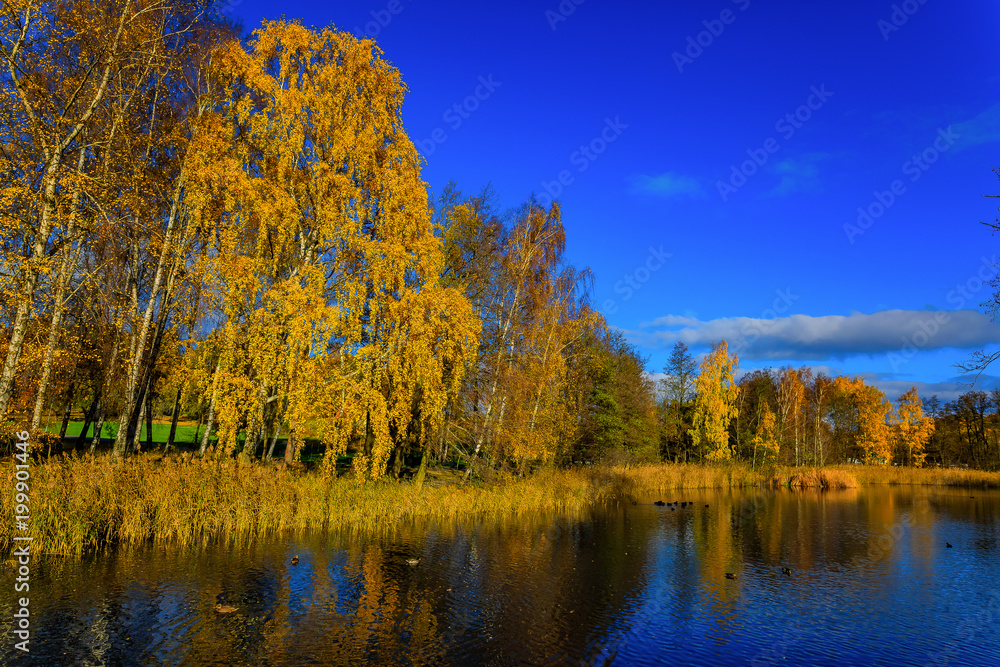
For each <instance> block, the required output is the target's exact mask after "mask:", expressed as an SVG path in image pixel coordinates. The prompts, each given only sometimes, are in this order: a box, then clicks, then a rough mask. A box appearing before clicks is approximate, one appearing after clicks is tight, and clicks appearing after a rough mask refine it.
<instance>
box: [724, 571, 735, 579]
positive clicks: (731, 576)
mask: <svg viewBox="0 0 1000 667" xmlns="http://www.w3.org/2000/svg"><path fill="white" fill-rule="evenodd" d="M735 578H736V573H735V572H726V579H735Z"/></svg>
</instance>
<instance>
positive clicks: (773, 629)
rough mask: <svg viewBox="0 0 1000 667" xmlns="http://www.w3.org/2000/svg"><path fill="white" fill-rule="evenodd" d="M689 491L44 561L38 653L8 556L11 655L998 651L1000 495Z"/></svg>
mask: <svg viewBox="0 0 1000 667" xmlns="http://www.w3.org/2000/svg"><path fill="white" fill-rule="evenodd" d="M673 496H674V497H670V496H665V497H663V498H662V500H664V501H667V502H672V501H675V500H676V501H691V505H690V506H689V507H686V508H680V507H676V508H673V509H672V507H673V506H669V507H657V506H655V505H653V504H652V503H653V501H655V500H660V499H661V498H635V499H634V500H635V501H636V504H635V505H632V503H631V500H633V499H626V500H623V501H621V502H618V503H612V504H609V505H607V506H605V507H601V508H596V509H595V510H594V511H593V512H591V513H588V514H587V515H585V516H578V517H568V516H553V515H539V516H534V517H530V518H521V519H518V520H510V521H507V522H503V523H497V522H487V523H482V524H479V523H476V522H474V521H466V522H461V523H436V522H423V523H408V524H400V525H397V526H392V527H387V529H386V530H384V531H381V532H380V534H371V535H356V534H355V535H346V534H325V533H323V534H319V533H312V534H305V535H297V536H285V537H275V538H270V539H266V540H258V541H256V542H254V543H252V544H249V545H239V546H210V547H207V548H198V549H181V548H177V547H162V546H161V547H150V548H148V549H143V550H138V551H124V550H119V551H117V552H113V553H108V554H103V555H99V556H94V557H91V558H87V559H84V560H82V561H78V560H71V559H43V560H42V561H40V562H36V563H35V564H34V567H33V570H32V580H31V612H32V638H31V643H30V648H31V653H30V655H29V656H27V657H26V656H24V655H22V654H21V653H20V652H19V651H16V650H15V649H14V646H13V643H14V640H12V639H10V636H11V635H10V629H11V621H10V620H9V619H11V618H12V612H13V607H12V600H13V597H14V593H13V570H12V568H11V566H10V565H6V566H5V568H6V569H5V570H4V572H5V573H6V578H7V580H8V582H9V583H10V585H5V586H3V590H2V592H0V613H2V614H3V618H4V619H8V620H7V621H6V624H7V628H6V630H7V637H8V639H7V640H6V642H5V644H4V646H3V648H2V651H0V661H2V662H3V663H4V664H93V665H98V664H108V665H117V664H124V665H133V664H135V665H157V664H166V665H173V664H194V665H231V664H232V665H240V664H245V665H303V664H355V665H363V664H378V665H395V664H400V665H408V664H421V665H423V664H442V665H536V664H537V665H542V664H585V665H601V664H608V665H645V664H648V665H655V664H692V665H741V664H743V665H746V664H752V665H779V664H780V665H838V666H842V665H935V666H936V665H1000V587H998V586H997V584H996V581H995V579H996V572H997V570H998V567H1000V540H998V538H1000V493H998V492H985V491H979V490H975V491H971V492H970V491H965V490H957V489H943V488H934V487H927V488H915V489H914V488H901V487H885V488H873V489H863V490H847V491H832V492H816V491H805V492H792V491H779V492H763V491H754V492H736V493H729V492H716V491H708V490H706V491H687V492H682V493H678V494H673ZM970 496H974V497H971V498H970ZM706 504H708V505H709V506H708V507H705V505H706ZM946 543H951V544H952V545H953V546H952V547H951V548H948V547H946ZM295 555H298V556H299V559H300V560H299V563H298V564H297V565H293V564H292V563H291V558H292V556H295ZM411 558H419V559H420V561H419V563H417V564H416V565H410V564H408V563H407V560H408V559H411ZM782 567H788V568H790V569H791V571H792V573H791V575H790V576H786V575H784V574H782V572H781V568H782ZM727 572H729V573H733V574H735V575H736V579H735V580H731V579H727V578H726V577H725V574H726V573H727ZM217 604H228V605H232V606H235V607H237V610H236V611H235V612H233V613H230V614H219V613H217V612H216V611H215V606H216V605H217Z"/></svg>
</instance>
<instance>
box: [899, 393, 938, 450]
mask: <svg viewBox="0 0 1000 667" xmlns="http://www.w3.org/2000/svg"><path fill="white" fill-rule="evenodd" d="M894 426H895V430H896V437H897V442H898V447H899V451H900V452H901V453H902V454H903V457H902V458H903V459H904V461H905V462H906V465H911V466H917V467H920V466H922V465H923V464H924V457H925V455H926V452H925V447H926V445H927V442H928V441H929V440H930V437H931V434H932V433H933V432H934V419H933V418H931V417H925V416H924V410H923V403H922V401H921V400H920V397H919V396H918V395H917V388H916V387H912V388H911V389H910V390H909V391H907V392H906V393H904V394H903V395H902V396H900V397H899V400H898V401H897V402H896V414H895V419H894Z"/></svg>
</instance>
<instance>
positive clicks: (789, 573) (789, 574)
mask: <svg viewBox="0 0 1000 667" xmlns="http://www.w3.org/2000/svg"><path fill="white" fill-rule="evenodd" d="M781 573H782V574H783V575H785V576H786V577H790V576H792V571H791V570H789V569H788V568H787V567H783V568H781Z"/></svg>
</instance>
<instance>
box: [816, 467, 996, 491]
mask: <svg viewBox="0 0 1000 667" xmlns="http://www.w3.org/2000/svg"><path fill="white" fill-rule="evenodd" d="M828 470H845V471H849V472H850V473H852V474H853V475H854V476H855V477H857V479H858V481H860V482H861V483H862V484H899V485H914V486H963V487H969V488H981V489H990V488H1000V473H996V472H986V471H984V470H967V469H962V468H911V467H907V466H860V465H852V466H835V467H833V468H828Z"/></svg>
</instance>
